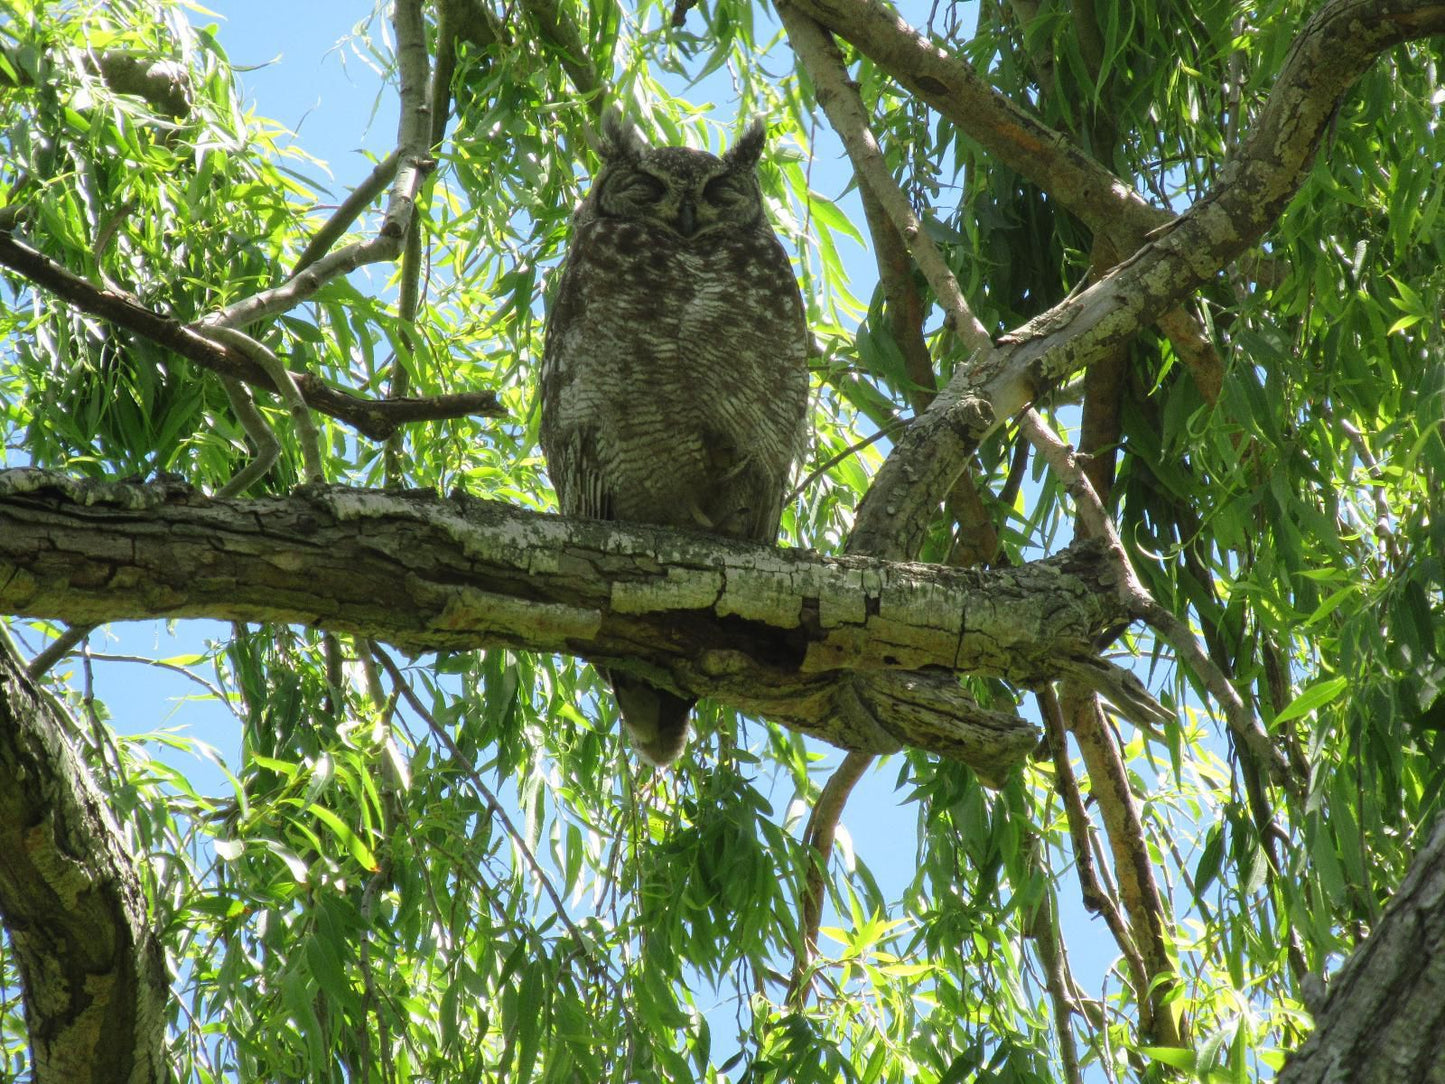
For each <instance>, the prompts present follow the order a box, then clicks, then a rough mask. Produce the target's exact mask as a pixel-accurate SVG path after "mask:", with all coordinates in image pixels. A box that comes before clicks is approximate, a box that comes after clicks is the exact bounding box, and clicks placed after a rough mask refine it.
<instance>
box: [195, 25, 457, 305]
mask: <svg viewBox="0 0 1445 1084" xmlns="http://www.w3.org/2000/svg"><path fill="white" fill-rule="evenodd" d="M392 21H393V25H394V27H395V30H396V66H397V71H398V73H399V76H400V83H401V88H400V96H401V112H400V119H399V121H398V123H397V138H396V152H395V153H396V156H397V169H396V174H395V176H394V177H393V179H392V184H391V196H390V199H389V200H388V201H387V208H386V215H385V217H384V218H383V219H382V223H381V228H380V229H379V230H378V231H377V235H376V236H375V237H373V238H370V239H369V240H366V241H358V242H356V243H355V244H351V245H347V246H346V247H345V248H342V249H338V250H337V251H336V252H332V253H330V254H329V255H326V256H323V257H321V258H320V259H318V260H317V261H316V262H315V263H312V264H310V265H309V266H306V267H303V268H302V269H301V270H299V271H297V272H296V273H295V274H293V275H292V276H291V277H290V278H289V279H287V280H286V281H285V282H283V283H282V284H281V285H279V286H275V287H272V288H271V289H269V290H261V291H259V292H258V293H255V294H252V295H251V296H250V297H245V298H242V299H241V300H240V301H237V302H235V303H234V304H231V305H228V306H226V308H224V309H221V310H220V311H218V312H214V313H212V314H211V315H209V316H207V317H206V318H205V319H204V320H203V321H202V323H204V324H205V325H206V326H208V327H245V326H247V325H249V324H252V323H255V322H256V321H258V320H264V319H266V318H268V317H271V316H275V315H278V314H279V313H283V312H286V311H287V310H289V309H293V308H295V307H296V306H297V305H299V304H301V303H302V302H303V301H305V300H307V299H308V298H309V297H311V296H312V295H314V294H315V293H316V291H317V290H319V289H321V287H322V286H324V285H326V283H328V282H330V281H331V280H332V279H334V278H337V277H339V276H341V275H345V274H349V273H350V272H352V271H355V270H356V269H357V268H358V267H361V266H363V265H364V264H368V263H378V262H383V261H387V260H394V259H396V257H397V256H398V255H400V253H401V251H402V246H403V244H404V243H405V240H406V233H407V229H408V227H409V226H410V224H411V218H412V215H413V214H414V213H415V210H416V198H417V193H418V192H419V191H420V190H421V185H422V180H423V179H424V177H425V176H426V174H427V173H429V172H430V171H431V169H432V168H433V167H434V166H435V165H436V163H435V162H434V161H433V160H432V158H431V154H430V150H429V146H430V144H429V137H430V135H431V122H430V110H429V107H428V105H427V100H426V92H427V78H428V72H429V70H430V62H429V60H428V58H427V47H426V23H425V20H424V19H423V18H422V0H397V2H396V4H395V9H394V11H393V17H392Z"/></svg>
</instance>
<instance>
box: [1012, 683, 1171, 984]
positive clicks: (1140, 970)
mask: <svg viewBox="0 0 1445 1084" xmlns="http://www.w3.org/2000/svg"><path fill="white" fill-rule="evenodd" d="M1035 696H1036V698H1037V700H1038V703H1039V714H1040V715H1041V716H1042V717H1043V720H1044V735H1045V738H1046V739H1047V741H1048V745H1049V758H1050V759H1051V760H1052V761H1053V764H1054V790H1055V791H1056V792H1057V793H1058V795H1059V798H1060V800H1062V801H1063V803H1064V819H1065V820H1066V821H1067V822H1068V825H1069V839H1070V841H1071V842H1072V843H1073V848H1074V872H1075V874H1076V875H1077V876H1078V878H1079V891H1080V892H1081V893H1082V896H1083V902H1084V907H1085V908H1086V909H1088V910H1089V911H1091V912H1092V913H1094V914H1097V915H1102V916H1103V918H1104V924H1105V925H1106V926H1108V927H1109V932H1110V933H1111V934H1113V936H1114V943H1115V944H1117V945H1118V946H1119V952H1120V953H1121V954H1122V955H1123V957H1124V960H1125V962H1126V963H1127V964H1128V966H1129V974H1130V975H1131V976H1132V977H1133V979H1134V983H1135V988H1136V989H1139V990H1144V989H1147V988H1148V985H1149V969H1148V968H1147V967H1145V966H1144V957H1143V956H1141V955H1140V954H1139V946H1138V945H1137V944H1135V942H1134V935H1133V934H1132V933H1131V932H1130V931H1129V925H1128V923H1127V922H1125V921H1124V916H1123V914H1122V913H1121V912H1120V910H1119V903H1118V898H1117V897H1116V895H1115V894H1114V892H1113V890H1112V886H1106V885H1105V884H1104V883H1103V882H1102V881H1101V880H1100V878H1099V867H1098V866H1097V864H1096V863H1095V861H1094V850H1093V844H1092V839H1093V835H1094V829H1093V824H1092V822H1091V821H1090V820H1089V812H1088V810H1087V809H1085V808H1084V798H1083V795H1081V794H1080V793H1079V781H1078V779H1077V778H1075V776H1074V766H1073V763H1072V762H1071V761H1070V760H1069V746H1068V739H1067V737H1066V733H1067V729H1068V724H1067V722H1066V720H1065V719H1064V713H1063V708H1062V707H1061V706H1060V704H1059V698H1058V695H1057V694H1056V693H1055V692H1054V690H1053V689H1052V688H1046V689H1041V690H1039V691H1038V692H1037V693H1036V694H1035Z"/></svg>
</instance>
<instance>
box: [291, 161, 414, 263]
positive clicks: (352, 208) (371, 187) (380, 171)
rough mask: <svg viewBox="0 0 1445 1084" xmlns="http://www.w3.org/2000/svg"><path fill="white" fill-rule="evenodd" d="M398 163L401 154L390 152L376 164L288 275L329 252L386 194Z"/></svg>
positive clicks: (312, 239)
mask: <svg viewBox="0 0 1445 1084" xmlns="http://www.w3.org/2000/svg"><path fill="white" fill-rule="evenodd" d="M400 161H401V155H400V154H399V153H398V152H397V151H395V150H393V151H392V152H391V153H390V154H388V155H387V156H386V157H385V158H383V159H382V160H381V161H380V162H378V163H377V164H376V166H375V168H374V169H372V171H371V173H370V174H368V175H367V178H366V180H364V181H362V182H361V183H360V184H359V185H357V186H356V187H355V188H354V189H352V190H351V195H349V196H347V197H346V198H345V199H344V200H342V201H341V203H340V205H339V206H338V207H337V208H336V210H335V211H333V212H332V213H331V217H330V218H328V219H327V220H326V222H325V223H324V224H323V225H322V226H321V228H320V229H319V230H317V231H316V233H315V234H313V235H312V237H311V240H310V241H309V242H307V244H306V247H305V248H304V249H302V251H301V255H300V256H298V257H297V258H296V267H295V269H294V270H293V271H292V272H291V274H292V275H293V276H295V275H299V274H300V273H301V272H302V271H304V270H305V269H306V268H308V267H310V266H311V265H312V264H314V263H315V262H316V261H317V260H319V259H321V257H323V256H325V255H326V254H327V253H328V252H330V251H331V248H332V246H333V245H335V244H336V242H337V241H339V240H340V239H341V237H342V235H344V234H345V233H346V231H347V230H349V229H350V228H351V224H352V223H353V222H355V221H356V220H357V219H358V218H360V217H361V214H362V212H363V211H365V210H366V209H367V208H368V207H370V206H371V204H372V202H373V201H374V200H375V199H376V197H377V196H379V195H381V193H382V192H384V191H386V186H387V185H388V184H390V183H391V181H392V178H393V177H395V176H396V167H397V163H399V162H400Z"/></svg>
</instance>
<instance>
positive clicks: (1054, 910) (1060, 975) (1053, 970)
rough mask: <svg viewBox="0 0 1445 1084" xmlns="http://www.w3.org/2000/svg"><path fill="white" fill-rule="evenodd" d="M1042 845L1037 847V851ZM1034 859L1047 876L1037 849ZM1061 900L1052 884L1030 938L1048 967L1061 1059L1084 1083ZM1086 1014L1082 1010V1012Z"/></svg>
mask: <svg viewBox="0 0 1445 1084" xmlns="http://www.w3.org/2000/svg"><path fill="white" fill-rule="evenodd" d="M1037 850H1038V848H1037V847H1035V852H1037ZM1034 861H1035V863H1036V868H1037V869H1038V872H1039V874H1040V875H1041V876H1043V877H1045V878H1047V876H1048V871H1047V870H1046V869H1044V868H1043V866H1044V864H1043V861H1042V859H1040V858H1039V857H1038V854H1037V853H1035V855H1034ZM1058 914H1059V908H1058V900H1057V899H1056V898H1055V896H1054V892H1053V890H1052V886H1050V887H1049V888H1047V889H1046V890H1045V891H1044V894H1043V898H1042V899H1041V900H1040V902H1039V905H1038V908H1037V909H1036V910H1035V912H1034V915H1033V919H1032V921H1031V922H1030V923H1029V939H1030V940H1031V941H1033V943H1034V950H1035V951H1036V952H1037V954H1038V957H1039V963H1041V964H1042V965H1043V968H1044V988H1045V989H1046V990H1047V991H1048V995H1049V1003H1050V1004H1051V1005H1052V1006H1053V1010H1054V1032H1055V1034H1056V1035H1058V1038H1059V1060H1060V1061H1061V1062H1063V1067H1064V1080H1065V1081H1066V1082H1067V1084H1083V1079H1084V1078H1083V1075H1082V1074H1081V1073H1080V1072H1079V1047H1078V1044H1077V1043H1076V1042H1075V1041H1074V1025H1073V1016H1074V1013H1076V1012H1080V1010H1079V1009H1078V1007H1077V1006H1075V1005H1074V1002H1073V998H1072V996H1071V995H1070V992H1069V980H1068V975H1067V974H1066V972H1065V969H1064V956H1063V951H1062V948H1063V937H1062V936H1061V934H1060V933H1059V925H1058ZM1081 1015H1082V1014H1081Z"/></svg>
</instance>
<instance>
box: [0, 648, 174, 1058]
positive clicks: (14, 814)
mask: <svg viewBox="0 0 1445 1084" xmlns="http://www.w3.org/2000/svg"><path fill="white" fill-rule="evenodd" d="M67 732H70V733H72V734H73V733H74V724H73V723H72V722H71V721H70V720H69V719H68V718H66V717H65V716H64V714H63V713H62V712H61V711H60V709H59V708H58V707H57V706H56V704H55V703H54V701H52V700H50V699H49V698H47V697H46V696H45V695H44V694H43V693H42V692H41V691H40V690H39V689H38V688H36V686H35V685H34V684H32V683H31V681H30V679H29V678H28V677H27V676H26V675H25V670H24V666H23V665H22V663H21V662H20V660H19V659H18V658H16V656H15V652H14V650H13V648H12V647H11V645H10V642H9V641H8V640H7V639H5V638H4V637H3V636H0V919H3V921H4V924H5V929H6V931H7V933H8V935H9V937H10V942H11V944H12V945H13V946H14V949H15V959H16V962H17V963H18V964H19V968H20V976H21V979H22V989H23V995H24V1000H25V1021H26V1025H27V1030H28V1032H29V1036H30V1049H31V1056H32V1059H33V1060H32V1069H33V1071H34V1080H35V1082H36V1084H103V1082H104V1084H109V1082H113V1081H122V1082H125V1084H152V1082H158V1081H161V1080H163V1079H166V1074H165V1071H164V1061H163V1057H162V1055H163V1053H164V1039H165V1023H166V1011H165V1010H166V1003H167V999H168V998H169V995H170V989H169V982H168V980H167V976H166V967H165V959H164V956H163V955H162V952H161V947H160V943H159V941H157V940H156V938H155V936H154V934H153V931H152V930H151V928H150V925H149V916H148V915H147V910H146V901H145V895H144V893H143V891H142V889H141V883H140V877H139V876H138V874H137V869H136V859H135V856H134V855H132V854H130V853H129V852H128V850H127V848H126V846H125V842H124V836H123V835H122V833H121V830H120V827H119V826H118V825H117V824H116V821H115V818H114V816H113V815H112V814H111V811H110V807H109V805H108V804H107V803H106V801H105V799H104V798H103V797H102V796H101V794H100V793H99V792H98V791H97V790H96V789H95V784H94V783H93V782H92V781H91V776H90V771H89V769H88V768H87V767H86V765H85V764H84V763H83V761H82V760H81V758H80V755H79V754H78V753H77V752H76V750H75V748H74V746H73V745H72V743H71V740H70V737H69V736H68V735H67Z"/></svg>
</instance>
